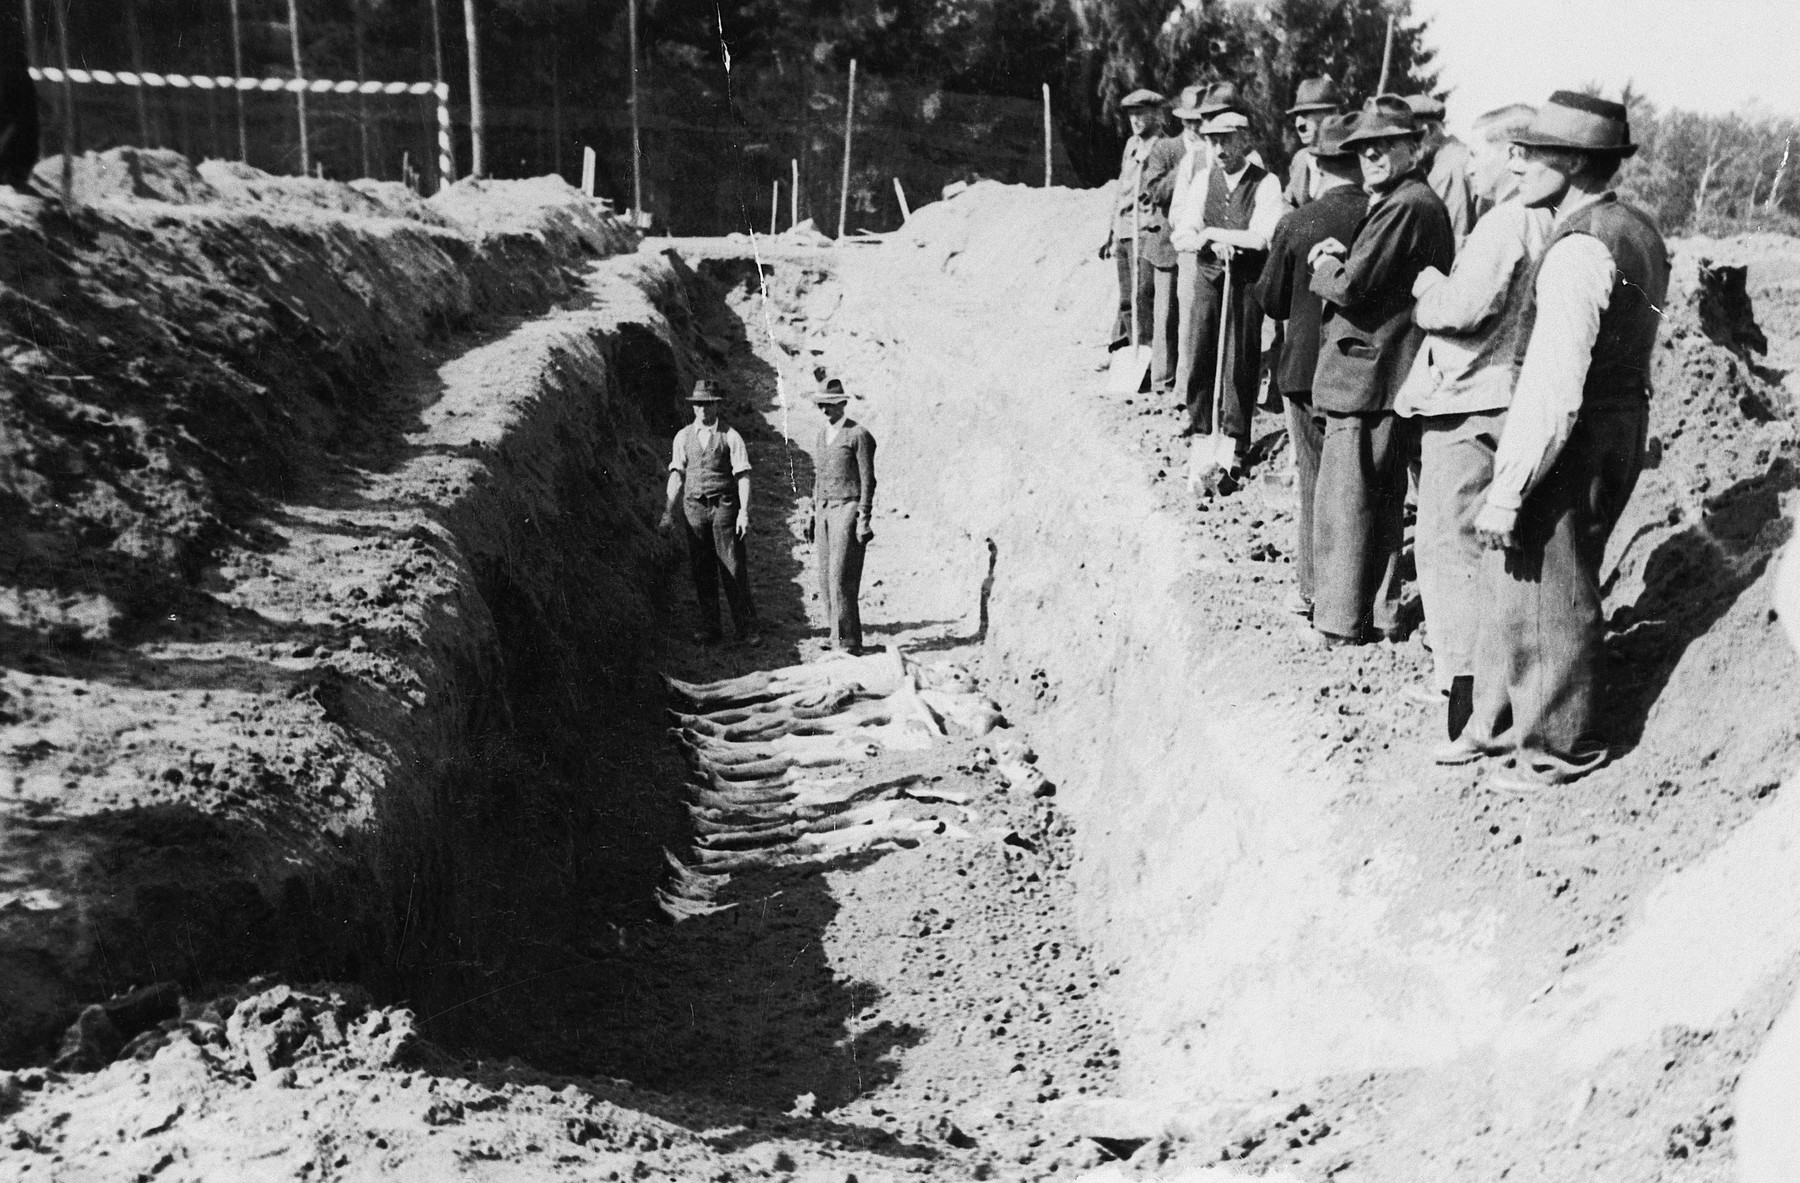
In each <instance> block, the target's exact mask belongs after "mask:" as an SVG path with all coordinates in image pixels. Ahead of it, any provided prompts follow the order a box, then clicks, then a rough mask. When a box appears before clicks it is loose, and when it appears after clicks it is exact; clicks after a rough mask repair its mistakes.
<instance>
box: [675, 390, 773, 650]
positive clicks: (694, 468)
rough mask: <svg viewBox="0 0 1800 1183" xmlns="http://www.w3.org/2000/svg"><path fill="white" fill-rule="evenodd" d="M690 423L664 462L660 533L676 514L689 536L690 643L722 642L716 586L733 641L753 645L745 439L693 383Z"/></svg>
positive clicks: (713, 398) (757, 639) (716, 400)
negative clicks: (693, 609)
mask: <svg viewBox="0 0 1800 1183" xmlns="http://www.w3.org/2000/svg"><path fill="white" fill-rule="evenodd" d="M687 401H688V404H689V405H690V406H692V407H693V408H694V421H693V422H692V423H690V424H688V425H687V426H686V427H683V428H682V429H681V430H680V431H679V432H677V433H676V435H675V446H674V449H673V451H672V453H671V455H670V457H669V483H668V488H667V491H666V495H667V504H665V505H664V507H663V515H662V521H661V523H659V528H660V529H661V530H662V531H663V533H665V534H666V533H668V532H669V531H670V530H671V529H673V528H674V524H675V507H676V506H677V505H680V506H681V510H682V514H681V522H682V525H683V527H684V532H685V533H686V536H687V550H688V572H689V574H690V575H691V576H692V577H693V580H694V599H695V600H696V601H697V602H698V603H699V605H700V628H699V630H698V631H697V632H695V634H694V640H695V641H696V642H698V643H700V644H702V645H711V644H715V643H717V642H718V640H719V639H720V636H721V634H720V631H719V584H720V583H721V582H722V583H723V584H724V585H725V599H726V600H727V602H729V603H730V605H731V622H732V625H733V627H735V628H736V629H737V635H738V639H739V640H741V641H743V642H744V643H745V644H747V645H759V644H761V643H762V636H761V634H760V632H759V630H758V628H757V623H756V604H755V602H754V601H753V600H752V599H751V597H750V563H749V559H748V556H747V555H746V553H745V550H744V536H745V535H746V534H748V533H749V532H750V452H749V449H748V448H746V447H745V446H744V437H743V436H741V435H739V434H738V433H737V430H736V429H735V428H732V427H730V426H728V425H727V424H726V423H724V422H723V421H722V420H721V419H720V418H719V407H720V404H722V403H723V402H724V401H725V400H724V399H723V398H722V397H721V396H720V394H719V392H718V390H717V389H716V388H715V387H714V386H713V384H712V383H711V382H708V381H706V380H705V379H702V380H701V381H699V382H696V383H694V392H693V393H692V394H690V395H688V400H687Z"/></svg>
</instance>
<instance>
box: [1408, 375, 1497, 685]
mask: <svg viewBox="0 0 1800 1183" xmlns="http://www.w3.org/2000/svg"><path fill="white" fill-rule="evenodd" d="M1416 422H1417V424H1418V429H1419V519H1418V525H1417V527H1416V528H1415V531H1414V535H1413V559H1414V561H1415V562H1416V563H1417V564H1418V568H1419V595H1420V596H1421V597H1422V598H1423V599H1424V601H1425V620H1426V623H1427V625H1428V626H1429V627H1430V629H1431V656H1432V664H1433V670H1434V681H1435V683H1436V685H1437V688H1438V689H1439V690H1442V691H1445V692H1448V691H1449V689H1450V683H1451V681H1452V680H1453V679H1456V678H1461V677H1473V676H1474V675H1475V637H1476V633H1477V631H1478V628H1479V625H1480V621H1481V616H1482V602H1481V591H1480V589H1481V560H1482V551H1481V546H1480V544H1478V543H1477V542H1476V541H1475V515H1476V514H1478V513H1480V512H1481V507H1482V505H1483V504H1485V502H1486V497H1487V488H1488V485H1489V484H1490V483H1492V482H1493V479H1494V450H1495V448H1497V447H1498V446H1499V443H1500V429H1501V427H1502V426H1503V425H1504V424H1505V423H1506V411H1505V409H1504V408H1502V409H1500V410H1493V411H1474V412H1471V413H1469V414H1466V415H1423V416H1420V417H1419V418H1418V420H1417V421H1416Z"/></svg>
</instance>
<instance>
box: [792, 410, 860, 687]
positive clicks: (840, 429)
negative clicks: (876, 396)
mask: <svg viewBox="0 0 1800 1183" xmlns="http://www.w3.org/2000/svg"><path fill="white" fill-rule="evenodd" d="M849 401H850V396H849V395H848V394H847V393H845V391H844V384H843V383H842V382H840V381H839V380H838V379H836V378H833V379H831V380H830V381H829V382H827V383H825V389H824V390H823V391H821V392H820V393H818V394H816V395H814V396H813V402H814V403H816V404H818V407H819V410H821V411H823V412H824V413H825V426H823V427H821V428H819V435H818V438H817V439H816V440H814V441H813V449H812V462H813V516H812V520H811V521H810V522H808V523H807V526H806V540H807V541H808V542H811V543H813V544H814V548H815V549H814V551H813V554H814V557H815V558H816V559H817V560H818V563H819V600H820V603H821V606H822V607H823V608H824V609H825V619H826V620H827V621H828V622H829V623H830V626H831V641H830V645H829V647H830V648H832V649H843V650H846V651H848V652H850V653H861V652H862V614H861V613H860V612H859V611H858V610H857V606H856V600H857V597H858V595H859V594H860V593H861V589H862V567H863V552H864V550H865V549H866V548H867V547H868V545H869V541H870V540H871V539H873V538H874V537H875V528H874V526H873V524H872V515H873V514H874V512H875V437H874V436H872V435H870V434H869V429H868V428H866V427H864V426H863V425H862V424H860V423H858V422H856V421H855V420H854V419H850V418H848V417H847V416H846V415H845V414H844V408H845V405H846V404H847V403H848V402H849Z"/></svg>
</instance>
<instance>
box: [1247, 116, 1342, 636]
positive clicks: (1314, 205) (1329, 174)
mask: <svg viewBox="0 0 1800 1183" xmlns="http://www.w3.org/2000/svg"><path fill="white" fill-rule="evenodd" d="M1302 93H1304V92H1302ZM1349 134H1350V121H1349V120H1348V119H1346V118H1345V117H1344V116H1342V115H1327V116H1325V117H1324V118H1323V119H1321V120H1320V121H1319V127H1318V135H1317V136H1316V137H1314V139H1313V142H1312V148H1311V152H1312V159H1313V166H1314V167H1315V168H1316V169H1317V180H1316V181H1315V182H1313V187H1312V193H1313V196H1312V199H1311V200H1310V201H1308V202H1307V203H1306V204H1305V205H1303V206H1301V207H1300V208H1298V209H1296V210H1293V211H1292V212H1290V213H1288V214H1285V215H1284V216H1283V217H1282V219H1281V221H1280V222H1278V223H1277V224H1276V226H1275V235H1274V237H1273V239H1271V241H1270V243H1269V261H1268V262H1267V263H1265V264H1264V265H1263V272H1262V278H1261V279H1260V280H1259V281H1258V282H1257V285H1256V289H1255V296H1256V301H1257V303H1258V304H1259V305H1260V306H1261V307H1262V310H1263V313H1264V314H1265V315H1266V316H1268V317H1270V318H1271V319H1274V320H1278V321H1282V322H1284V324H1283V330H1284V331H1283V333H1282V341H1281V357H1280V359H1279V360H1278V361H1277V363H1276V366H1275V374H1274V382H1275V388H1276V389H1277V390H1278V391H1280V392H1281V395H1282V397H1283V398H1284V399H1285V400H1286V402H1287V413H1288V438H1289V440H1290V441H1292V443H1293V446H1294V462H1295V468H1296V469H1297V470H1298V473H1299V489H1298V493H1299V498H1298V504H1297V506H1296V510H1297V512H1296V513H1295V518H1296V520H1297V524H1298V546H1297V547H1296V549H1295V556H1296V557H1295V563H1294V571H1295V575H1296V577H1297V581H1298V583H1299V586H1298V587H1297V588H1296V589H1295V591H1294V593H1293V594H1292V595H1291V596H1290V597H1289V599H1288V605H1287V606H1288V608H1289V609H1290V610H1292V611H1294V612H1295V613H1297V614H1299V615H1302V616H1304V615H1307V614H1309V613H1311V611H1312V603H1313V590H1314V578H1313V497H1314V490H1315V489H1316V488H1317V485H1318V477H1319V449H1320V447H1321V445H1322V443H1323V440H1324V420H1323V418H1322V417H1321V416H1320V414H1319V412H1318V411H1317V409H1316V408H1314V406H1313V394H1312V388H1313V374H1314V372H1315V371H1316V370H1317V368H1318V363H1319V318H1320V316H1321V315H1322V314H1323V312H1324V306H1323V304H1322V302H1321V301H1320V299H1319V297H1318V296H1317V295H1316V294H1314V292H1313V291H1312V289H1311V288H1310V287H1309V286H1308V285H1309V284H1310V283H1311V282H1312V267H1311V265H1310V264H1309V263H1308V262H1307V258H1308V256H1310V255H1311V254H1312V249H1313V247H1315V246H1317V245H1318V244H1319V243H1321V242H1324V241H1325V240H1326V239H1337V240H1339V241H1345V240H1348V239H1351V238H1354V237H1355V236H1356V226H1357V223H1359V222H1361V221H1362V217H1363V213H1364V211H1365V210H1366V209H1367V208H1368V204H1369V199H1368V198H1367V197H1366V196H1365V195H1364V194H1363V191H1362V175H1361V170H1360V168H1359V166H1358V164H1357V160H1356V156H1355V154H1354V153H1353V152H1352V151H1351V150H1350V149H1348V148H1346V147H1345V146H1344V137H1345V136H1347V135H1349Z"/></svg>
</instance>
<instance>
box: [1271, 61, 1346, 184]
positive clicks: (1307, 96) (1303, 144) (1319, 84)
mask: <svg viewBox="0 0 1800 1183" xmlns="http://www.w3.org/2000/svg"><path fill="white" fill-rule="evenodd" d="M1343 109H1344V100H1343V99H1341V98H1339V97H1338V89H1337V84H1336V83H1335V82H1333V81H1332V80H1331V79H1329V78H1307V79H1303V80H1302V81H1301V83H1300V86H1299V88H1298V89H1297V90H1296V91H1295V93H1294V105H1293V106H1291V107H1289V108H1288V110H1287V113H1288V118H1289V119H1292V120H1293V121H1294V135H1295V137H1296V138H1298V139H1299V141H1300V147H1299V150H1298V151H1296V152H1295V153H1294V158H1293V159H1292V160H1290V161H1289V162H1288V181H1287V188H1285V189H1283V190H1282V193H1281V196H1282V197H1283V199H1285V200H1286V201H1287V203H1288V208H1289V209H1299V208H1300V207H1301V206H1303V205H1305V204H1306V203H1307V202H1309V201H1311V200H1312V199H1313V198H1314V197H1315V196H1316V195H1317V192H1318V187H1319V170H1318V169H1317V168H1315V167H1314V165H1313V160H1314V158H1315V148H1314V145H1315V144H1316V143H1317V141H1318V138H1319V125H1320V124H1322V123H1323V122H1324V121H1325V120H1326V119H1327V118H1328V117H1330V116H1332V115H1337V114H1339V113H1341V112H1342V111H1343Z"/></svg>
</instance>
